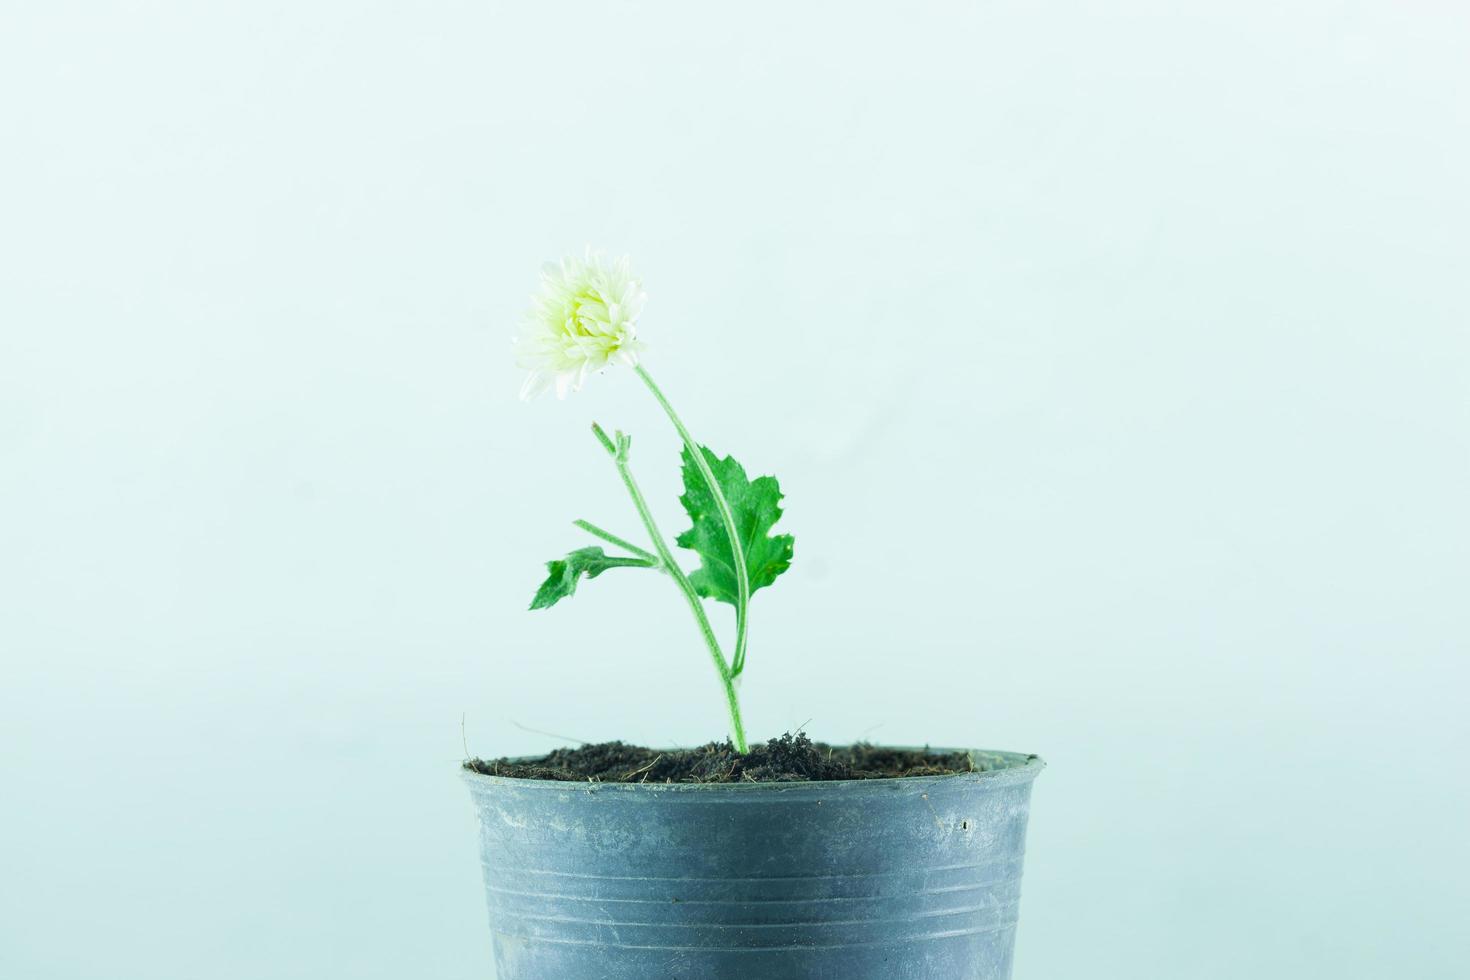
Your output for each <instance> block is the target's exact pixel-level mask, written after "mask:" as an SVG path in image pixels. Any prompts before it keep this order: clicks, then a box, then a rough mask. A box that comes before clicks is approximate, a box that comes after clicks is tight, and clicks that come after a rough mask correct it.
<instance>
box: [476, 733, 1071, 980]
mask: <svg viewBox="0 0 1470 980" xmlns="http://www.w3.org/2000/svg"><path fill="white" fill-rule="evenodd" d="M973 757H974V759H975V763H976V767H977V770H986V771H977V772H974V773H966V774H963V775H958V776H929V777H915V778H908V779H872V780H850V781H842V782H825V783H733V784H713V785H699V784H688V783H681V784H674V785H665V784H636V783H633V784H613V783H565V782H561V783H558V782H544V781H537V780H527V779H507V778H503V777H497V776H483V775H479V774H477V773H471V772H466V773H465V774H464V777H465V781H466V782H467V783H468V784H469V787H470V793H471V795H472V796H473V797H474V802H475V807H476V809H477V810H478V811H479V815H480V855H481V861H482V864H483V866H484V871H485V895H486V899H487V901H488V903H489V906H490V929H491V931H492V932H493V933H494V936H495V963H496V966H497V968H498V970H499V973H498V976H499V980H721V978H730V980H735V978H739V980H1005V978H1008V977H1010V975H1011V950H1012V947H1013V945H1014V940H1015V932H1016V914H1017V904H1018V902H1019V900H1020V896H1021V857H1022V853H1023V851H1024V850H1025V839H1026V814H1027V810H1028V807H1029V803H1030V796H1031V781H1032V780H1033V779H1035V778H1036V774H1037V773H1038V772H1040V771H1041V767H1042V762H1041V760H1040V759H1038V758H1036V757H1034V756H1025V755H1019V754H1016V753H1013V752H975V753H973Z"/></svg>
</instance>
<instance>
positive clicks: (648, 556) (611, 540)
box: [572, 521, 660, 564]
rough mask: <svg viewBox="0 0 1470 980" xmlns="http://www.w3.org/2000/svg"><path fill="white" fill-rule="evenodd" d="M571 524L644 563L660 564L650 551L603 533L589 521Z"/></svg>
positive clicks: (610, 533)
mask: <svg viewBox="0 0 1470 980" xmlns="http://www.w3.org/2000/svg"><path fill="white" fill-rule="evenodd" d="M572 523H573V524H575V525H576V526H577V527H580V528H581V529H582V530H584V531H586V532H587V533H588V534H590V535H592V536H593V537H594V538H601V539H602V540H604V541H606V542H607V543H608V544H615V545H617V546H618V547H619V548H622V549H623V550H624V551H630V552H632V553H633V554H635V555H637V556H638V557H639V558H642V559H643V560H644V561H649V562H653V563H654V564H660V562H659V558H658V555H655V554H654V553H653V552H651V551H644V550H643V549H642V548H640V547H638V546H637V545H636V544H634V543H633V542H631V541H625V540H623V539H622V538H620V537H618V536H617V535H616V534H613V533H612V532H611V531H604V530H603V529H602V528H600V527H598V526H597V525H596V524H593V523H592V522H591V521H573V522H572Z"/></svg>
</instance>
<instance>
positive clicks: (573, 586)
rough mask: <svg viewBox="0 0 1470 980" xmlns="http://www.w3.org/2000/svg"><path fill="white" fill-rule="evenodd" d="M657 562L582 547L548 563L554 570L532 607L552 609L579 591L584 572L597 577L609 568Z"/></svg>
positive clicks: (539, 591)
mask: <svg viewBox="0 0 1470 980" xmlns="http://www.w3.org/2000/svg"><path fill="white" fill-rule="evenodd" d="M653 566H654V563H653V562H651V561H649V560H648V559H646V558H619V557H617V556H615V555H609V554H607V553H606V552H604V551H603V550H602V549H601V548H597V547H592V548H578V549H577V550H576V551H574V552H572V553H571V554H569V555H567V556H566V557H565V558H558V559H557V560H556V561H549V562H547V563H546V570H547V571H548V572H550V573H551V574H549V575H547V576H546V581H545V582H542V583H541V588H539V589H537V590H536V598H534V599H532V600H531V608H532V609H548V608H550V607H551V606H554V605H556V604H557V603H558V602H559V601H561V600H562V599H565V598H567V597H568V596H570V595H571V594H572V593H574V592H576V591H577V582H578V581H579V580H580V579H581V578H582V576H583V575H585V576H587V577H588V578H596V577H597V576H599V575H601V574H602V573H603V572H605V571H607V570H608V569H609V568H652V567H653Z"/></svg>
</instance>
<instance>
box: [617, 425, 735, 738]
mask: <svg viewBox="0 0 1470 980" xmlns="http://www.w3.org/2000/svg"><path fill="white" fill-rule="evenodd" d="M598 432H599V433H600V432H601V430H598ZM600 438H603V439H605V438H606V437H605V436H600ZM629 441H630V440H629V439H628V437H627V436H625V435H623V434H622V433H621V432H619V433H617V445H616V447H615V449H614V451H613V454H612V456H613V462H614V463H615V464H616V465H617V468H618V475H619V476H620V477H622V478H623V486H625V487H627V488H628V495H629V496H630V497H632V498H633V506H634V507H635V508H637V510H638V516H639V518H641V519H642V521H643V526H644V528H646V529H647V530H648V537H649V538H650V539H651V540H652V541H653V547H654V549H655V550H656V551H657V552H658V559H659V561H661V562H662V563H663V567H664V570H665V571H667V572H668V573H669V576H670V577H671V578H673V580H674V583H675V584H676V585H678V587H679V591H680V592H682V593H684V599H685V600H686V601H687V602H688V603H689V610H690V612H692V613H693V614H694V620H695V622H696V623H698V624H699V632H700V635H701V636H703V637H704V642H705V645H706V646H707V647H709V653H710V659H711V660H712V661H713V662H714V665H715V671H716V672H717V673H718V674H719V675H720V684H721V685H722V686H723V687H724V689H725V704H726V707H727V708H728V709H729V712H730V738H731V740H732V741H733V742H734V743H735V751H736V752H739V753H741V754H742V755H743V754H745V753H746V752H747V751H749V746H748V745H747V744H746V742H745V725H744V723H743V722H742V721H741V720H740V699H739V696H738V695H737V694H736V692H735V675H734V673H732V672H731V670H730V666H729V664H728V663H726V662H725V654H724V653H723V652H722V651H721V650H720V641H719V640H718V639H717V638H716V637H715V631H714V630H713V629H712V628H711V627H710V624H709V617H708V616H706V615H705V612H704V603H703V602H702V601H700V598H699V594H698V593H696V592H695V591H694V586H692V585H690V584H689V577H688V576H686V575H685V574H684V570H683V569H682V568H680V567H679V563H678V562H677V561H675V560H674V556H673V553H672V552H670V551H669V546H668V544H667V543H666V542H665V541H664V536H663V535H662V534H660V533H659V530H658V524H657V523H655V522H654V519H653V514H652V512H651V511H649V509H648V503H647V501H645V500H644V499H643V492H642V491H641V490H639V489H638V483H637V481H635V480H634V479H633V472H632V470H630V469H629V468H628V445H629Z"/></svg>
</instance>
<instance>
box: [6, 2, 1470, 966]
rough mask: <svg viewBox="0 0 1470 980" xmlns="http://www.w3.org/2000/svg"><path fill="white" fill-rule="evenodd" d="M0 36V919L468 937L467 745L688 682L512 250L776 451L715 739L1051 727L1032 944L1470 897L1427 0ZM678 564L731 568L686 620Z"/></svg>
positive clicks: (599, 393) (79, 9)
mask: <svg viewBox="0 0 1470 980" xmlns="http://www.w3.org/2000/svg"><path fill="white" fill-rule="evenodd" d="M5 21H6V27H5V29H4V31H3V32H0V104H3V117H0V118H3V121H4V133H5V135H4V143H5V149H4V151H3V154H0V657H3V675H0V676H3V680H0V766H3V774H0V786H3V790H0V799H3V802H0V881H3V886H0V975H3V976H6V977H15V978H27V980H82V978H102V977H107V978H110V980H199V978H210V980H247V978H250V980H254V978H260V977H271V978H279V980H285V978H311V980H322V978H344V980H345V978H351V980H359V978H360V980H377V978H383V980H388V978H393V980H401V978H405V977H425V978H429V977H432V978H443V980H469V978H486V977H489V976H490V975H491V974H492V973H493V968H492V967H491V966H490V953H489V938H488V931H487V929H486V927H485V921H484V912H483V904H482V898H481V895H480V892H479V881H478V875H479V868H478V864H477V861H476V856H475V850H474V846H475V844H474V837H473V827H472V816H471V813H470V808H469V804H468V801H467V798H466V795H465V793H464V792H463V789H462V788H461V787H460V786H459V785H458V783H457V781H456V779H455V766H456V764H457V762H458V761H459V759H460V757H461V755H462V749H461V727H460V720H461V715H462V714H463V715H464V717H465V735H466V737H467V739H468V742H469V746H470V749H471V751H473V752H475V753H477V754H485V755H490V754H502V753H518V752H525V751H539V750H543V749H546V748H550V747H551V746H553V745H555V744H558V743H557V742H556V740H555V739H552V738H549V737H546V736H542V735H537V734H533V733H530V732H528V731H526V730H524V729H523V728H520V727H517V726H518V725H520V726H527V727H529V728H533V729H540V730H545V731H550V732H558V733H564V734H567V735H570V736H573V737H577V738H583V739H606V738H624V739H629V740H637V741H642V742H645V743H654V744H671V743H677V744H692V743H697V742H700V741H703V740H706V739H709V738H713V737H717V736H719V735H721V734H722V732H723V717H722V713H721V705H720V701H719V694H718V689H717V686H716V684H715V681H714V679H713V677H712V676H710V670H709V667H708V664H707V661H706V659H705V656H704V654H703V653H702V652H701V649H700V647H699V645H698V642H697V639H696V636H695V634H694V632H693V629H692V627H691V625H690V623H689V622H688V617H687V614H686V612H685V610H683V609H682V608H681V606H680V602H679V599H678V596H677V594H676V593H675V592H674V591H673V590H672V589H671V588H669V587H668V585H667V583H664V582H661V581H658V580H657V579H655V578H654V577H652V576H641V575H636V574H626V575H608V576H606V577H604V578H601V579H599V580H597V581H596V582H593V583H590V584H587V585H585V586H584V587H583V589H582V591H581V593H579V595H578V596H577V597H576V599H575V600H574V601H573V602H571V603H568V604H566V605H564V606H561V607H558V608H556V609H554V610H552V611H550V612H548V613H538V614H535V615H533V614H530V613H528V612H526V611H525V605H526V603H527V601H528V600H529V598H530V595H531V592H532V590H533V589H534V587H535V585H536V583H537V581H538V580H539V577H540V563H541V562H542V561H544V560H546V559H548V558H552V557H555V556H556V555H558V554H560V553H562V552H563V551H565V550H567V549H569V548H571V547H574V546H577V545H579V544H581V543H582V539H581V538H580V536H579V534H578V532H577V531H575V530H574V529H573V528H572V527H571V526H570V523H569V522H570V521H571V520H572V519H574V518H577V517H585V518H588V519H591V520H594V521H598V522H599V523H603V524H605V525H607V526H610V527H614V528H618V529H625V530H627V531H628V533H632V531H633V530H634V526H635V521H634V519H633V514H632V512H631V510H630V509H629V507H628V505H627V503H626V501H625V500H624V499H623V498H622V497H621V495H620V487H619V485H618V483H617V481H616V478H615V475H614V474H613V472H612V470H611V468H610V466H609V465H608V463H607V460H606V459H605V458H604V457H603V455H602V453H601V451H600V450H599V449H598V448H597V446H596V445H595V444H594V443H593V442H592V440H591V437H590V436H589V435H588V433H587V426H588V423H589V422H590V421H591V420H593V419H594V418H595V419H598V420H600V421H602V422H603V423H604V424H606V425H608V426H614V425H616V426H620V427H622V428H624V429H627V430H629V431H631V432H632V433H633V434H634V436H635V447H634V462H635V466H636V468H637V471H638V473H639V475H640V477H641V479H642V480H643V482H644V484H645V486H646V488H647V489H648V491H649V492H650V494H651V496H652V497H653V498H654V500H655V504H656V506H657V507H658V509H659V515H660V517H661V518H662V520H663V522H664V524H665V526H666V529H667V530H669V531H674V530H677V528H678V517H677V513H678V512H677V504H676V503H675V501H674V496H675V494H676V492H677V471H676V459H675V453H676V448H677V447H676V442H675V439H674V436H673V434H672V433H671V432H670V431H669V429H668V427H667V424H666V423H665V422H664V421H663V420H662V419H661V417H660V416H659V415H658V413H657V410H656V408H655V407H654V406H653V404H652V403H651V400H650V399H649V398H648V397H647V395H646V393H644V392H642V391H641V390H640V388H639V386H638V385H637V383H636V379H634V378H633V377H631V376H630V375H629V374H628V373H626V372H623V373H621V374H619V373H610V374H608V375H607V376H605V377H602V378H599V379H597V380H596V381H594V382H593V383H592V384H591V385H590V386H589V388H588V390H586V391H585V392H584V393H583V394H582V395H580V396H577V397H575V398H573V399H571V400H568V401H567V402H565V403H558V402H556V401H555V400H549V401H544V402H540V403H536V404H532V405H523V404H521V403H519V402H517V401H516V397H515V396H516V390H517V387H518V384H519V376H518V373H517V371H516V370H515V368H514V366H513V363H512V358H511V355H510V345H509V340H510V337H511V336H512V335H513V334H514V332H515V323H516V320H517V318H518V316H519V315H520V312H521V310H522V309H523V308H524V306H525V301H526V296H527V294H528V293H529V292H530V291H531V289H532V288H533V287H534V285H535V277H536V270H537V268H538V266H539V264H540V263H541V261H542V260H543V259H546V258H550V257H553V256H555V255H557V254H559V253H561V252H564V251H580V250H581V249H582V247H583V246H584V245H585V244H588V243H591V244H595V245H600V246H602V247H605V248H607V249H609V250H611V251H612V252H614V253H618V252H624V251H626V252H630V253H632V255H633V256H634V257H635V260H636V263H637V267H638V269H639V270H640V271H641V273H642V275H643V276H644V279H645V283H646V286H647V289H648V292H649V296H650V299H649V304H648V308H647V314H646V316H645V318H644V320H643V336H644V337H645V338H646V339H647V341H648V342H649V344H650V351H649V354H648V357H647V362H646V363H647V364H648V365H649V367H650V369H651V370H652V371H653V373H654V374H655V376H656V377H658V378H659V379H660V381H661V382H662V383H663V384H664V386H665V388H666V390H667V391H668V393H669V395H670V397H671V398H672V399H673V400H674V401H675V403H676V404H677V405H678V406H679V407H680V409H681V411H682V412H683V413H684V415H685V417H686V419H687V421H688V422H689V423H690V425H691V426H692V427H693V428H694V430H695V432H696V434H697V435H698V436H699V437H700V438H701V439H703V440H704V441H706V442H708V443H710V444H711V445H713V446H714V447H716V448H717V449H720V450H721V451H729V452H733V453H735V454H736V455H737V456H738V457H739V458H740V459H741V460H743V461H744V462H745V463H746V464H747V465H749V466H750V467H751V469H752V470H753V471H756V472H763V473H764V472H770V473H775V474H777V475H778V476H779V477H780V479H781V481H782V485H783V487H784V488H785V490H786V492H787V494H788V510H787V516H786V519H785V521H784V522H783V527H784V529H785V530H788V531H790V532H792V533H794V534H795V535H796V563H795V565H794V566H793V569H792V571H791V572H790V573H789V575H788V576H787V577H786V578H785V579H783V580H782V581H781V582H780V583H778V585H777V587H776V588H774V589H771V590H769V591H764V592H761V593H760V594H758V596H757V597H756V601H755V604H754V610H753V613H754V615H753V632H752V643H751V653H750V668H749V671H748V673H747V679H746V684H745V688H744V694H745V702H746V710H747V717H748V721H749V723H750V725H751V728H752V730H753V732H754V733H755V734H756V735H758V736H763V737H764V736H771V735H775V734H779V733H780V732H782V731H784V730H786V729H789V728H793V727H795V726H798V725H801V724H802V723H804V722H805V723H808V724H809V728H810V730H811V731H812V732H813V733H814V734H815V735H816V736H818V737H821V738H827V739H834V740H840V739H855V738H858V737H863V736H866V737H868V738H871V739H874V740H878V741H886V742H892V743H916V742H925V741H928V742H932V743H934V744H941V745H980V746H985V747H994V748H1006V749H1017V750H1027V751H1036V752H1040V753H1042V754H1043V755H1045V756H1046V758H1047V759H1048V760H1049V762H1050V764H1051V767H1050V769H1049V770H1048V771H1047V772H1046V773H1045V774H1043V776H1042V778H1041V780H1040V781H1039V783H1038V784H1037V790H1036V798H1035V815H1034V822H1033V827H1032V837H1031V857H1030V861H1029V866H1028V872H1027V880H1026V892H1027V899H1026V903H1025V906H1024V914H1023V916H1022V929H1021V935H1020V946H1019V951H1018V961H1017V963H1018V965H1017V977H1018V978H1019V980H1031V978H1037V980H1043V978H1079V977H1086V978H1089V980H1138V978H1182V977H1188V978H1194V980H1238V978H1240V977H1253V978H1272V977H1282V978H1302V977H1333V978H1336V980H1381V978H1384V977H1414V978H1424V980H1439V978H1444V980H1448V978H1450V977H1458V976H1460V975H1462V971H1463V965H1464V962H1465V959H1466V957H1467V955H1470V950H1467V941H1466V939H1465V933H1464V928H1463V912H1464V909H1465V908H1466V907H1467V903H1470V885H1467V883H1466V882H1467V878H1466V872H1467V865H1470V853H1467V847H1470V846H1467V843H1466V840H1467V838H1466V836H1465V832H1464V830H1465V827H1466V826H1467V821H1470V790H1467V784H1466V779H1465V775H1464V772H1465V770H1464V755H1465V752H1466V750H1467V749H1470V732H1467V722H1466V721H1465V712H1464V706H1465V688H1466V684H1467V682H1470V669H1467V666H1466V663H1467V661H1466V654H1467V647H1470V611H1467V610H1470V606H1467V603H1466V588H1467V584H1470V581H1467V578H1470V577H1467V565H1470V563H1467V558H1470V518H1467V511H1466V506H1465V502H1466V500H1470V398H1467V390H1470V388H1467V381H1470V338H1467V314H1470V292H1467V286H1466V278H1465V266H1466V259H1467V255H1466V247H1465V228H1466V222H1467V220H1470V191H1467V184H1466V180H1465V174H1466V173H1467V172H1470V128H1467V121H1470V120H1467V105H1470V100H1467V98H1466V94H1467V93H1466V89H1467V82H1470V70H1467V67H1466V65H1467V62H1466V61H1465V58H1464V52H1465V50H1466V42H1467V40H1470V30H1467V27H1470V21H1467V16H1466V14H1465V12H1464V10H1463V9H1462V8H1461V7H1460V6H1459V5H1455V4H1450V3H1436V2H1432V0H1403V2H1398V3H1388V2H1379V3H1375V2H1356V3H1348V2H1343V3H1325V2H1289V3H1249V2H1248V3H1245V4H1241V3H1196V4H1176V3H1164V2H1160V3H1131V2H1125V3H1117V2H1111V3H1054V4H1035V3H1018V2H987V3H979V4H958V3H954V4H950V3H938V2H925V3H918V4H896V5H878V4H859V5H853V4H836V3H812V4H806V5H800V6H798V5H794V4H787V3H748V4H744V5H741V6H739V7H728V6H727V7H721V8H719V9H718V10H717V9H716V8H713V7H709V6H701V5H689V4H680V3H673V2H661V3H615V4H594V3H590V2H584V3H575V4H571V5H566V4H556V5H552V4H495V3H492V4H482V3H467V2H466V3H450V2H438V3H421V4H379V3H372V4H361V3H351V4H349V3H340V2H320V3H308V4H301V3H269V2H267V3H261V2H251V3H238V4H237V3H211V4H207V5H204V4H192V5H191V4H182V3H149V2H138V3H127V4H123V3H55V4H31V5H29V6H26V7H20V6H19V5H15V6H14V9H10V10H8V11H7V13H6V15H5ZM725 616H726V614H725V612H724V610H723V609H722V610H721V612H720V617H721V619H720V621H721V623H722V624H725V623H727V621H726V619H725Z"/></svg>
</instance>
